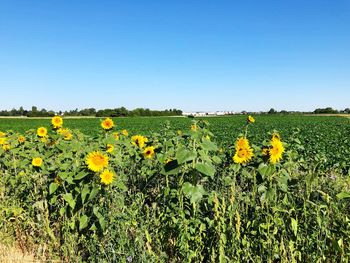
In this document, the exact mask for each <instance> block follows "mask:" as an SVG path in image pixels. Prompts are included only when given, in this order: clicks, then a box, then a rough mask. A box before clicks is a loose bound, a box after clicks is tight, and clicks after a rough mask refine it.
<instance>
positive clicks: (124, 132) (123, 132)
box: [121, 129, 129, 136]
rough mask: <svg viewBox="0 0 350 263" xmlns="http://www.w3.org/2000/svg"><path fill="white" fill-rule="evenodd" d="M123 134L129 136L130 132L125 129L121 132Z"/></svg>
mask: <svg viewBox="0 0 350 263" xmlns="http://www.w3.org/2000/svg"><path fill="white" fill-rule="evenodd" d="M121 134H123V135H124V136H129V133H128V131H127V130H125V129H124V130H122V131H121Z"/></svg>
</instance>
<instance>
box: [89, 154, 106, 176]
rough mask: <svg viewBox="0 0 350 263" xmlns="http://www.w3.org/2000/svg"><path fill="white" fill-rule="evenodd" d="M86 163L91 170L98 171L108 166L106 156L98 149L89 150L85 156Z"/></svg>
mask: <svg viewBox="0 0 350 263" xmlns="http://www.w3.org/2000/svg"><path fill="white" fill-rule="evenodd" d="M86 164H87V165H88V168H89V169H90V170H91V171H94V172H99V171H101V170H103V168H105V167H107V166H108V156H107V155H104V154H103V153H101V152H99V151H94V152H91V153H89V154H88V155H87V157H86Z"/></svg>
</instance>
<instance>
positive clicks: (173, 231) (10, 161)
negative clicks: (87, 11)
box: [0, 116, 350, 262]
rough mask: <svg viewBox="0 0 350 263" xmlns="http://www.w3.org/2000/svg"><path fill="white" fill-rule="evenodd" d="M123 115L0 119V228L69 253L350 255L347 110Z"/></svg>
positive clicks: (126, 256) (243, 257)
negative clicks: (340, 113) (59, 123)
mask: <svg viewBox="0 0 350 263" xmlns="http://www.w3.org/2000/svg"><path fill="white" fill-rule="evenodd" d="M113 120H114V123H115V125H116V126H115V127H114V128H113V129H111V130H103V129H102V128H101V125H100V124H101V120H100V119H65V120H64V124H63V125H64V127H65V128H66V127H67V128H70V129H74V130H69V133H70V134H71V135H72V137H70V136H69V137H67V136H66V135H67V133H68V130H66V132H63V131H62V130H57V131H56V130H54V129H51V128H50V127H49V126H50V125H49V121H50V120H49V119H36V120H27V119H26V120H22V119H0V130H1V131H5V130H8V129H12V130H13V131H12V132H11V131H7V132H6V134H2V135H1V136H0V137H1V138H3V139H2V140H0V143H1V144H2V146H3V147H2V148H1V149H0V157H1V158H0V232H1V233H2V235H8V236H12V237H13V238H14V239H15V240H17V241H20V242H21V244H25V247H26V248H27V249H28V250H35V251H36V255H37V257H38V258H39V259H40V258H46V259H47V258H50V259H61V260H63V261H69V262H71V261H73V262H74V261H86V262H325V261H327V262H348V261H349V259H350V207H349V202H348V201H349V198H350V177H349V175H350V174H349V164H350V149H349V139H350V138H349V135H348V134H350V133H349V129H350V123H349V119H347V118H339V117H306V116H305V117H301V116H288V117H283V116H261V117H258V118H256V121H255V123H250V124H248V123H247V121H246V116H236V117H213V118H205V119H204V121H203V120H197V119H195V120H194V121H193V120H190V119H188V118H115V119H113ZM207 121H208V122H207ZM6 125H9V126H6ZM191 125H192V126H191ZM40 126H44V127H47V129H48V134H47V136H46V131H45V130H44V129H41V130H40V131H39V132H37V130H36V129H37V128H38V127H40ZM107 126H108V125H106V127H107ZM29 128H32V130H29V131H27V130H28V129H29ZM122 129H127V130H128V132H129V135H126V134H124V135H123V134H122V132H121V130H122ZM80 130H81V131H80ZM275 130H278V132H279V135H277V134H276V132H275ZM18 132H19V133H20V134H21V135H24V136H25V140H18V139H19V136H20V135H19V134H18ZM115 132H118V134H115ZM85 133H86V134H88V135H86V134H85ZM136 134H141V135H143V136H146V137H147V139H146V138H144V137H143V136H138V137H132V135H136ZM273 134H274V135H273ZM39 135H40V136H41V137H40V136H39ZM279 136H280V137H281V141H282V143H283V148H284V149H285V151H284V152H283V151H282V148H280V149H279V150H278V151H279V154H282V153H283V154H282V159H281V160H279V159H277V163H274V162H272V163H271V156H272V155H273V154H274V151H273V147H272V146H271V145H272V144H273V142H276V141H274V140H278V142H279V143H281V141H280V139H279ZM237 138H246V139H248V140H249V149H251V150H252V151H253V153H254V156H253V157H252V159H251V160H250V158H246V159H244V156H243V158H242V160H245V161H243V163H235V162H234V161H233V158H232V157H233V156H234V155H237V153H238V151H239V150H241V149H244V148H247V147H248V146H247V145H243V146H242V145H241V146H240V147H238V146H237V144H238V143H236V139H237ZM274 138H278V139H274ZM141 142H142V143H141ZM143 143H145V145H143ZM4 145H8V147H4ZM153 147H154V153H153ZM271 147H272V148H271ZM264 148H265V149H268V151H267V152H268V153H267V155H265V154H263V151H262V150H263V149H264ZM94 156H95V157H94ZM96 156H97V157H96ZM39 158H40V159H39ZM94 158H96V159H94ZM40 160H42V164H41V161H40ZM106 160H108V163H106ZM106 169H108V172H106ZM109 172H112V174H113V176H112V177H110V178H108V176H107V175H106V173H107V174H108V173H109ZM112 178H113V181H112V182H111V181H110V180H109V179H112ZM110 182H111V183H110Z"/></svg>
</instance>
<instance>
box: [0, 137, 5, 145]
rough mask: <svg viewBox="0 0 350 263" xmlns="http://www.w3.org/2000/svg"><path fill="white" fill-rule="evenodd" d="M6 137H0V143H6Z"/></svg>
mask: <svg viewBox="0 0 350 263" xmlns="http://www.w3.org/2000/svg"><path fill="white" fill-rule="evenodd" d="M6 140H7V139H6V138H4V137H0V145H3V144H5V143H6Z"/></svg>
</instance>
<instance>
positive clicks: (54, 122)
mask: <svg viewBox="0 0 350 263" xmlns="http://www.w3.org/2000/svg"><path fill="white" fill-rule="evenodd" d="M51 123H52V125H53V127H54V128H55V129H58V128H61V127H62V125H63V119H62V118H61V117H60V116H54V117H53V118H52V119H51Z"/></svg>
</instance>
